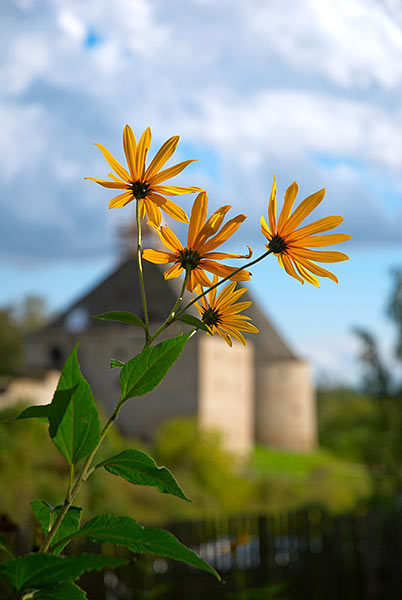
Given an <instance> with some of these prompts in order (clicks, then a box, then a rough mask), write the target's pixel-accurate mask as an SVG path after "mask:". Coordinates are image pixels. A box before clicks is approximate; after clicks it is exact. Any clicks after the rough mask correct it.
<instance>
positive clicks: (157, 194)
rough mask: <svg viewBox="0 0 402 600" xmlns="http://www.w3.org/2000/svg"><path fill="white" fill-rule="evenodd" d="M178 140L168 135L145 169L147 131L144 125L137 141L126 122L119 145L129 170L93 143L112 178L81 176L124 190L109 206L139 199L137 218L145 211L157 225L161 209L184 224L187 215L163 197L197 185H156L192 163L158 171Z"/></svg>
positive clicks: (186, 161) (149, 135)
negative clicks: (121, 145) (111, 170)
mask: <svg viewBox="0 0 402 600" xmlns="http://www.w3.org/2000/svg"><path fill="white" fill-rule="evenodd" d="M178 141H179V136H178V135H175V136H174V137H171V138H169V139H168V140H167V141H166V142H165V143H164V144H163V145H162V146H161V147H160V148H159V150H158V152H157V153H156V154H155V156H154V158H153V159H152V161H151V163H150V164H149V166H148V168H147V169H146V168H145V160H146V156H147V152H148V150H149V147H150V145H151V130H150V128H149V127H148V128H147V129H146V130H145V131H144V133H143V134H142V136H141V138H140V140H139V142H138V144H137V141H136V139H135V136H134V133H133V130H132V129H131V127H130V126H129V125H126V126H125V128H124V132H123V148H124V153H125V155H126V160H127V165H128V168H129V171H127V170H126V169H125V168H124V167H123V166H122V165H121V164H120V163H119V162H118V161H117V160H116V159H115V158H114V157H113V156H112V155H111V154H110V152H109V151H108V150H107V149H106V148H105V147H104V146H102V145H101V144H95V146H97V147H98V148H99V149H100V151H101V152H102V154H103V156H104V157H105V158H106V160H107V162H108V163H109V165H110V166H111V167H112V169H113V170H114V172H115V173H116V175H117V177H116V175H114V174H113V173H109V177H110V178H111V180H112V181H109V180H103V179H94V178H93V177H85V179H91V180H92V181H95V182H96V183H99V185H102V186H103V187H106V188H113V189H121V190H125V191H124V192H123V194H120V195H119V196H116V197H115V198H112V200H110V202H109V208H121V207H122V206H125V205H126V204H128V203H129V202H131V201H132V200H134V199H136V200H137V201H138V202H139V211H140V216H141V219H143V218H144V217H145V213H147V215H148V219H149V220H150V221H151V222H152V223H154V224H155V225H156V226H157V227H159V225H160V223H161V219H162V215H161V209H162V210H163V211H164V212H165V213H166V214H167V215H169V217H173V219H176V221H181V222H182V223H188V217H187V215H186V213H185V212H184V210H183V209H182V208H180V206H178V205H177V204H175V203H174V202H172V201H171V200H168V199H167V198H165V196H177V195H178V194H188V193H189V192H199V191H200V188H198V187H177V186H172V185H160V184H161V183H163V182H164V181H166V180H167V179H170V178H171V177H174V176H175V175H178V174H179V173H181V171H183V169H185V168H186V167H187V165H189V164H190V163H192V162H194V161H193V160H185V161H184V162H181V163H179V164H177V165H174V166H173V167H169V168H168V169H165V170H164V171H161V168H162V167H163V165H164V164H165V163H166V161H168V160H169V158H170V157H171V156H172V154H173V153H174V151H175V150H176V147H177V144H178Z"/></svg>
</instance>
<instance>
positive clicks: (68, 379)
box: [49, 344, 100, 464]
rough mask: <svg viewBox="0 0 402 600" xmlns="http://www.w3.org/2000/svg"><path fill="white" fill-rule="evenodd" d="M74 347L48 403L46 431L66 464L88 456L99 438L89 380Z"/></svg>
mask: <svg viewBox="0 0 402 600" xmlns="http://www.w3.org/2000/svg"><path fill="white" fill-rule="evenodd" d="M77 348H78V344H77V345H76V346H75V348H74V350H73V351H72V352H71V354H70V356H69V357H68V358H67V360H66V362H65V364H64V367H63V371H62V373H61V376H60V379H59V383H58V386H57V389H56V391H55V394H54V396H53V401H52V403H51V404H50V406H49V434H50V437H51V438H52V440H53V443H54V444H55V446H56V448H57V449H58V450H59V452H60V453H61V454H62V455H63V456H64V458H65V459H66V460H67V461H68V462H69V463H70V464H76V463H78V462H79V461H80V460H81V459H82V458H85V457H86V456H88V454H89V453H90V452H92V450H94V448H95V447H96V446H97V444H98V442H99V439H100V422H99V417H98V411H97V409H96V406H95V402H94V397H93V394H92V390H91V388H90V385H89V383H88V382H87V381H86V380H85V379H84V377H83V376H82V374H81V370H80V367H79V364H78V359H77Z"/></svg>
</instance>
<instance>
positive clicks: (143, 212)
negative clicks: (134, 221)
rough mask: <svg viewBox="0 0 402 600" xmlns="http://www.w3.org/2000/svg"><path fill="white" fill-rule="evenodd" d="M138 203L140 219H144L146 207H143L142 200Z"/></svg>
mask: <svg viewBox="0 0 402 600" xmlns="http://www.w3.org/2000/svg"><path fill="white" fill-rule="evenodd" d="M137 202H139V205H138V208H139V212H140V219H145V215H146V214H147V207H146V206H145V202H144V200H137Z"/></svg>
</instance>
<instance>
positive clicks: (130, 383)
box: [120, 333, 191, 401]
mask: <svg viewBox="0 0 402 600" xmlns="http://www.w3.org/2000/svg"><path fill="white" fill-rule="evenodd" d="M190 336H191V333H186V334H185V335H183V334H182V335H179V336H177V337H174V338H170V339H168V340H164V341H163V342H160V344H157V345H156V346H151V347H150V348H147V349H146V350H144V351H143V352H141V354H138V355H137V356H135V357H134V358H132V359H131V360H129V361H128V362H127V363H126V364H125V365H124V367H123V368H122V370H121V373H120V385H121V400H122V401H125V400H127V399H128V398H133V397H134V396H143V395H144V394H148V393H149V392H151V391H152V390H153V389H154V388H156V386H157V385H159V383H160V382H161V381H162V379H163V378H164V377H165V375H166V373H167V372H168V371H169V369H170V368H171V367H172V366H173V364H174V363H175V362H176V360H177V359H178V358H179V356H180V354H181V352H182V350H183V348H184V346H185V345H186V342H187V340H188V339H189V337H190Z"/></svg>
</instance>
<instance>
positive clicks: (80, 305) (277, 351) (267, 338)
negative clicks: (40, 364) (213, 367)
mask: <svg viewBox="0 0 402 600" xmlns="http://www.w3.org/2000/svg"><path fill="white" fill-rule="evenodd" d="M136 263H137V261H136V259H135V258H129V259H128V260H126V261H125V262H123V263H121V264H120V265H118V267H117V268H115V269H114V270H113V271H112V273H111V274H110V275H108V276H107V277H106V278H105V279H103V280H102V281H101V282H100V283H99V284H98V285H96V286H95V287H94V288H92V289H91V290H90V291H89V292H88V293H87V294H85V295H84V296H82V297H81V298H79V299H78V300H77V301H76V302H74V303H73V304H72V305H70V306H69V308H68V309H67V310H65V311H64V312H63V313H61V314H60V315H58V317H57V318H56V319H55V320H53V321H52V322H51V323H49V324H48V325H47V326H46V328H45V329H46V330H48V329H55V328H58V327H63V328H65V327H66V320H68V317H69V315H73V314H74V313H77V311H79V310H81V311H84V312H85V314H86V315H88V316H89V315H97V314H100V313H105V312H109V311H129V312H133V313H135V314H137V315H138V316H140V317H141V318H143V316H144V315H143V309H142V302H141V290H140V285H139V280H138V273H137V267H136ZM164 270H165V266H164V265H156V264H153V263H150V262H148V261H145V260H144V261H143V271H144V279H145V285H146V292H147V303H148V313H149V319H150V322H151V323H152V322H159V323H160V322H162V321H164V320H165V319H166V317H167V316H168V314H169V310H170V308H171V307H173V305H174V303H175V302H176V300H177V297H178V294H179V290H180V288H181V280H178V279H169V280H165V279H164V277H163V272H164ZM186 295H187V298H188V300H190V299H191V298H192V297H193V296H192V295H189V294H187V293H186ZM243 299H244V300H246V299H247V300H252V301H253V299H252V297H251V295H250V294H249V292H248V291H247V292H246V294H245V295H244V297H243V298H242V300H243ZM194 314H195V315H196V316H198V313H197V312H196V311H195V312H194ZM247 314H248V316H250V317H251V319H252V322H253V323H254V325H255V326H256V327H257V328H258V329H259V331H260V333H259V334H249V335H248V338H249V339H250V340H252V341H253V343H254V344H255V346H256V348H257V349H258V351H259V352H261V353H262V354H263V356H264V357H265V358H267V359H270V360H274V359H291V358H295V357H296V356H295V354H294V353H293V352H292V350H291V349H290V347H289V346H288V344H287V343H286V342H285V340H284V339H283V338H282V336H281V335H280V334H279V333H278V331H277V330H276V329H275V327H274V326H273V325H272V323H271V321H270V319H269V318H268V317H267V316H266V315H265V314H264V312H263V311H262V310H261V309H260V308H259V306H258V305H257V304H256V303H255V302H254V301H253V304H252V305H251V306H250V308H249V309H247ZM99 326H102V327H105V326H109V327H113V326H115V323H114V322H111V321H109V322H107V321H99V320H98V319H88V322H87V326H86V328H89V327H90V328H93V327H99ZM38 333H39V335H40V332H38Z"/></svg>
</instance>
